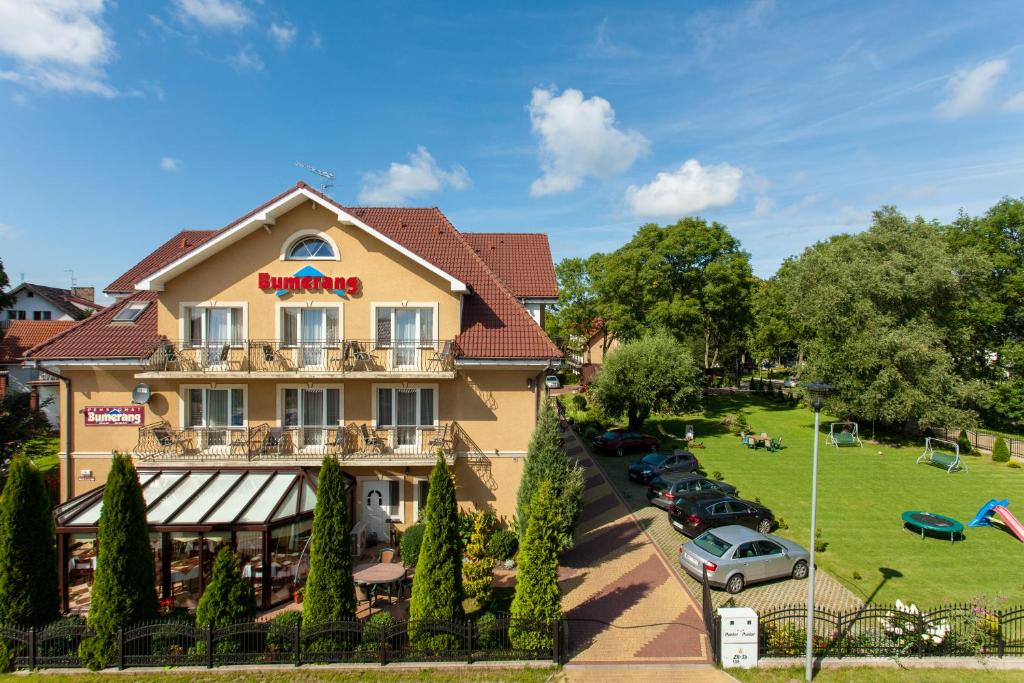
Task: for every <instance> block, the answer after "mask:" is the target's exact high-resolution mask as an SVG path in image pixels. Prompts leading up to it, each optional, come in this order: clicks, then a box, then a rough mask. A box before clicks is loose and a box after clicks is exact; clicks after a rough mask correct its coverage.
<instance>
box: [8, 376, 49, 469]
mask: <svg viewBox="0 0 1024 683" xmlns="http://www.w3.org/2000/svg"><path fill="white" fill-rule="evenodd" d="M50 429H51V427H50V422H49V420H47V419H46V414H45V413H43V411H42V410H39V409H38V408H33V407H32V400H31V397H30V396H29V393H28V392H27V391H8V392H7V394H6V395H5V396H4V397H3V398H2V399H0V466H2V465H4V464H5V463H7V462H9V461H10V460H11V458H13V457H14V455H15V453H18V452H20V451H21V449H22V448H24V447H25V444H26V443H27V442H28V441H30V440H31V439H33V438H35V437H37V436H41V435H43V434H47V433H48V432H49V431H50Z"/></svg>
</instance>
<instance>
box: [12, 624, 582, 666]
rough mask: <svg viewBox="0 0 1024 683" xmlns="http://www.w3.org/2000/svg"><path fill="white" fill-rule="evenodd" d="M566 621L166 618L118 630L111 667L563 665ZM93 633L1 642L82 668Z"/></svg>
mask: <svg viewBox="0 0 1024 683" xmlns="http://www.w3.org/2000/svg"><path fill="white" fill-rule="evenodd" d="M565 634H566V626H565V622H564V620H561V619H560V620H557V621H552V622H541V621H530V620H523V619H513V618H512V617H509V616H507V615H496V616H493V617H491V616H485V617H483V618H481V619H479V620H477V621H475V622H474V621H469V620H466V621H443V620H414V621H386V622H375V621H373V620H367V621H356V620H351V621H338V622H330V623H325V624H317V625H314V626H303V625H302V623H301V621H300V620H298V619H289V620H280V619H274V620H269V621H256V622H246V623H240V624H233V625H231V626H225V627H223V628H207V627H200V626H196V625H195V624H193V623H191V622H189V621H183V620H163V621H152V622H146V623H141V624H137V625H135V626H132V627H130V628H123V629H120V630H119V631H118V632H117V636H116V646H115V647H116V654H115V661H114V662H112V665H114V666H117V667H118V668H119V669H124V668H129V667H141V666H147V667H152V666H205V667H215V666H229V665H233V664H246V665H253V664H293V665H295V666H300V665H302V664H324V663H332V662H347V663H366V664H387V663H388V662H421V661H436V662H474V661H510V660H551V661H553V662H555V663H561V660H562V657H563V648H564V642H565ZM92 636H93V633H92V631H90V629H89V627H88V626H87V625H86V624H85V623H84V622H82V621H81V620H74V619H66V620H64V621H61V622H57V623H54V624H51V625H50V626H47V627H44V628H39V629H37V628H27V629H21V628H13V627H6V626H0V640H2V641H3V644H4V645H5V646H6V648H7V652H8V653H9V654H10V655H11V657H12V664H13V666H14V667H15V668H19V669H46V668H81V667H83V666H84V665H83V663H82V660H81V658H80V657H79V648H80V646H81V644H82V642H83V641H84V640H86V639H87V638H90V637H92Z"/></svg>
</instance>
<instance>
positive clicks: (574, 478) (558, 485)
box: [515, 402, 583, 550]
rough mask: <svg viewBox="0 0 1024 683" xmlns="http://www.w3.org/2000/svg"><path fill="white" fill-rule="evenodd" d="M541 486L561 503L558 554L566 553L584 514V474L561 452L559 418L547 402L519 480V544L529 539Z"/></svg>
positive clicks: (516, 519)
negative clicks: (533, 505) (532, 503)
mask: <svg viewBox="0 0 1024 683" xmlns="http://www.w3.org/2000/svg"><path fill="white" fill-rule="evenodd" d="M541 482H547V483H548V485H549V486H550V487H551V489H552V495H554V496H555V497H556V498H557V499H558V501H559V503H560V505H559V507H558V511H559V514H558V517H559V519H558V524H557V526H556V528H555V531H556V533H557V534H558V535H559V538H560V539H561V540H560V542H559V550H567V549H569V548H571V547H572V544H573V532H574V531H575V529H576V521H577V520H578V519H579V515H580V512H582V510H583V470H582V469H581V468H580V467H579V466H577V465H574V464H573V463H571V462H570V461H569V457H568V456H567V455H566V453H565V450H564V449H563V448H562V442H561V437H560V435H559V432H558V416H557V415H556V414H555V411H554V410H553V409H552V408H551V405H550V404H549V403H547V402H545V403H544V404H543V405H542V406H541V410H540V415H539V416H538V417H537V426H536V427H535V428H534V430H533V436H532V437H531V439H530V445H529V446H528V448H527V451H526V462H525V463H524V464H523V474H522V477H520V479H519V491H518V493H517V495H516V517H515V522H516V527H517V529H516V530H517V533H518V535H519V539H520V542H522V540H523V539H524V538H525V537H526V523H527V522H528V521H529V519H530V501H531V500H533V497H534V495H535V494H536V492H537V488H538V487H539V486H540V484H541Z"/></svg>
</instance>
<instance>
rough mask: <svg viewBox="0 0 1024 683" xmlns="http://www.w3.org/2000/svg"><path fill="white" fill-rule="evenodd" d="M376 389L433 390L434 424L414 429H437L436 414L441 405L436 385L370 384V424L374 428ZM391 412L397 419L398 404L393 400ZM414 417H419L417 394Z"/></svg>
mask: <svg viewBox="0 0 1024 683" xmlns="http://www.w3.org/2000/svg"><path fill="white" fill-rule="evenodd" d="M378 389H433V390H434V422H433V424H429V425H425V424H417V425H415V426H416V427H437V426H438V425H439V424H440V422H439V420H438V413H439V411H440V407H439V404H440V403H441V397H440V396H439V394H438V385H437V384H412V383H408V382H386V383H382V384H371V385H370V390H371V391H372V392H373V396H372V400H371V401H370V403H371V406H370V408H371V416H372V422H373V426H374V427H376V426H377V390H378ZM391 410H392V413H393V416H394V417H395V418H397V417H398V402H397V401H395V400H392V401H391ZM416 415H417V416H419V415H420V395H419V392H417V393H416ZM390 426H391V427H395V426H397V425H394V424H392V425H390ZM402 426H404V427H412V426H414V425H402Z"/></svg>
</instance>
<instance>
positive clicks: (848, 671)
mask: <svg viewBox="0 0 1024 683" xmlns="http://www.w3.org/2000/svg"><path fill="white" fill-rule="evenodd" d="M729 673H730V674H732V675H733V676H735V677H736V678H738V679H740V680H741V681H757V683H788V682H789V681H802V680H804V670H803V668H802V667H801V668H797V667H792V668H784V669H764V668H762V669H749V670H745V669H729ZM1022 677H1024V672H1021V671H991V670H985V669H888V668H884V669H883V668H877V667H866V666H861V667H849V668H847V667H842V668H828V669H822V670H821V671H819V672H818V673H817V674H816V675H815V676H814V680H815V681H819V682H821V683H839V682H840V681H843V682H844V683H861V682H862V681H863V683H918V682H919V681H920V682H921V683H924V682H925V681H927V682H928V683H962V682H963V681H986V682H991V683H1002V681H1019V680H1021V678H1022Z"/></svg>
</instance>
